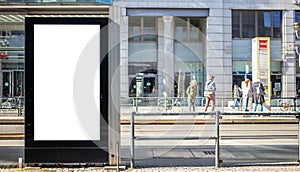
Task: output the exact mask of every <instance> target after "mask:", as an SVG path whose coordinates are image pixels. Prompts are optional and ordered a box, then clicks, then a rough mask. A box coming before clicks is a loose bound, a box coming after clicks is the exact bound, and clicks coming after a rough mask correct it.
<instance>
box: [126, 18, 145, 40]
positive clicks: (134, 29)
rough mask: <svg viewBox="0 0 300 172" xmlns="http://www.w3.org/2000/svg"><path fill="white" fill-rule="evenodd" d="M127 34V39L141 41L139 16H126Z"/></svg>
mask: <svg viewBox="0 0 300 172" xmlns="http://www.w3.org/2000/svg"><path fill="white" fill-rule="evenodd" d="M128 22H129V26H128V34H129V38H128V40H129V41H141V34H142V33H141V18H140V17H129V18H128Z"/></svg>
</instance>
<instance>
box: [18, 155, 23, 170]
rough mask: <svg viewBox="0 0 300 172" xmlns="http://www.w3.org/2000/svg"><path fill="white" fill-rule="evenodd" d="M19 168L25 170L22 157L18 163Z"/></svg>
mask: <svg viewBox="0 0 300 172" xmlns="http://www.w3.org/2000/svg"><path fill="white" fill-rule="evenodd" d="M18 167H19V168H20V169H21V168H23V159H22V158H21V157H20V158H19V161H18Z"/></svg>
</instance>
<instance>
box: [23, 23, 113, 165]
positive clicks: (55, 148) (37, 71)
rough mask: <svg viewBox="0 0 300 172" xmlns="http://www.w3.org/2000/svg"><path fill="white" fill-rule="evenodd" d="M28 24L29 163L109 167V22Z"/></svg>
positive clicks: (27, 104) (26, 147)
mask: <svg viewBox="0 0 300 172" xmlns="http://www.w3.org/2000/svg"><path fill="white" fill-rule="evenodd" d="M25 23H26V26H25V33H26V43H25V50H26V54H25V55H26V58H25V86H26V87H25V95H26V96H25V103H26V104H25V106H26V108H25V114H26V116H25V162H27V163H33V162H34V163H91V162H99V161H101V162H107V159H108V158H107V149H108V148H107V142H108V134H107V128H108V127H107V126H108V124H107V108H108V107H107V106H108V103H107V97H108V95H107V94H108V91H107V87H108V83H107V77H108V76H107V75H108V72H107V71H108V64H107V57H108V55H107V54H108V53H107V52H108V51H107V43H108V37H107V35H108V34H107V32H106V31H107V29H105V26H107V19H105V18H62V17H61V18H26V20H25ZM45 153H46V154H47V155H48V156H44V157H43V156H42V154H43V155H45ZM85 155H86V156H85Z"/></svg>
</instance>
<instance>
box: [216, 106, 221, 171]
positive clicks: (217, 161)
mask: <svg viewBox="0 0 300 172" xmlns="http://www.w3.org/2000/svg"><path fill="white" fill-rule="evenodd" d="M219 114H220V112H219V111H216V146H215V167H217V168H218V167H219V166H220V147H219V146H220V136H219V135H220V132H219V129H220V127H219Z"/></svg>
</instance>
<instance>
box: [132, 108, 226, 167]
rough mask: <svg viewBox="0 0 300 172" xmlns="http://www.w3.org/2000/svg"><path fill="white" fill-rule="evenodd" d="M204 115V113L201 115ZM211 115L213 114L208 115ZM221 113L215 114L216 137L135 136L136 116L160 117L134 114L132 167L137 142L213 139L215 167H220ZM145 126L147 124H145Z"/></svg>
mask: <svg viewBox="0 0 300 172" xmlns="http://www.w3.org/2000/svg"><path fill="white" fill-rule="evenodd" d="M191 114H193V115H199V114H200V113H191V112H190V113H180V115H191ZM201 114H202V115H203V113H201ZM206 114H207V115H208V114H211V113H206ZM219 114H220V113H219V112H218V111H217V112H215V135H213V136H136V135H135V125H136V122H135V116H137V115H139V116H146V115H158V113H139V112H132V114H131V124H130V126H131V146H130V167H131V168H134V166H135V140H199V139H212V140H215V166H216V167H219V166H220V159H219V158H220V150H219V149H220V148H219V145H220V131H219V118H220V117H219ZM159 115H179V113H159ZM143 125H145V124H143Z"/></svg>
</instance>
